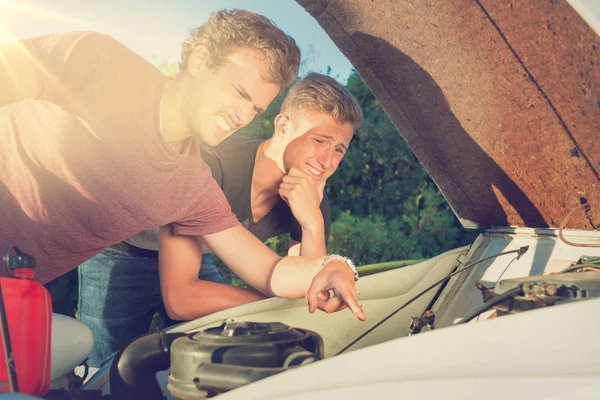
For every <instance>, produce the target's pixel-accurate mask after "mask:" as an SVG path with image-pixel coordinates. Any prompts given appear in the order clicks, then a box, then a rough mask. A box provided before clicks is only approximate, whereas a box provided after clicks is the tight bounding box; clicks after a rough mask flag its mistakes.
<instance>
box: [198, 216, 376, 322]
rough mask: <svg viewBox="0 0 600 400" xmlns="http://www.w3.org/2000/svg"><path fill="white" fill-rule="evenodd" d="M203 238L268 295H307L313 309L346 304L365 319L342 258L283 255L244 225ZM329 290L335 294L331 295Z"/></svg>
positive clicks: (349, 273)
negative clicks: (273, 250)
mask: <svg viewBox="0 0 600 400" xmlns="http://www.w3.org/2000/svg"><path fill="white" fill-rule="evenodd" d="M202 240H203V241H204V243H205V244H206V245H207V246H208V247H209V248H210V249H211V250H212V251H213V252H214V253H215V254H216V255H217V256H219V258H220V259H221V260H223V262H225V264H227V266H228V267H229V268H231V270H232V271H233V272H234V273H235V274H236V275H238V276H239V277H240V278H242V279H243V280H244V281H246V282H247V283H248V284H250V285H252V286H253V287H254V288H256V289H257V290H259V291H261V292H262V293H264V294H265V295H267V296H279V297H288V298H302V297H306V299H307V301H308V306H309V311H310V312H313V311H314V310H315V309H317V308H319V309H321V310H323V311H326V312H333V311H336V310H338V309H340V307H342V306H344V305H346V306H348V307H349V308H350V309H351V310H352V312H353V313H354V314H355V315H356V316H357V318H359V319H361V320H365V318H366V317H365V315H364V312H363V310H362V309H361V307H360V306H359V305H358V303H357V301H356V288H355V285H354V273H353V272H352V270H351V269H350V268H349V267H348V266H347V265H346V263H345V262H343V261H339V260H331V261H330V262H328V263H327V264H325V265H323V259H324V257H319V258H314V259H309V258H306V257H284V258H280V257H278V256H277V255H276V254H275V253H273V252H272V251H271V250H270V249H269V248H268V247H267V246H265V245H264V244H263V243H262V242H261V241H260V240H258V239H257V238H256V237H255V236H254V235H252V234H251V233H250V232H248V231H247V230H246V229H245V228H244V227H242V226H238V227H235V228H230V229H227V230H225V231H222V232H219V233H214V234H211V235H206V236H203V237H202ZM330 289H331V290H333V291H334V293H335V294H336V296H335V297H332V298H329V295H328V291H329V290H330Z"/></svg>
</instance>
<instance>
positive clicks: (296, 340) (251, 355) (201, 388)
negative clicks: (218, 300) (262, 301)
mask: <svg viewBox="0 0 600 400" xmlns="http://www.w3.org/2000/svg"><path fill="white" fill-rule="evenodd" d="M322 357H323V340H322V339H321V337H320V336H319V335H318V334H316V333H315V332H312V331H309V330H306V329H298V328H292V327H289V326H287V325H284V324H281V323H279V322H270V323H257V322H233V321H231V322H226V323H223V324H222V325H220V326H218V327H215V328H209V329H206V330H203V331H200V332H197V333H193V334H190V335H187V336H184V337H180V338H178V339H176V340H175V341H174V342H173V344H172V345H171V372H170V374H169V382H168V385H167V387H168V389H169V391H170V392H171V394H172V395H173V396H175V397H178V398H203V397H208V396H210V395H211V394H216V393H221V392H225V391H227V390H231V389H235V388H237V387H240V386H243V385H246V384H248V383H251V382H254V381H257V380H259V379H262V378H265V377H268V376H271V375H274V374H277V373H280V372H283V371H285V370H286V369H287V368H290V367H294V366H298V365H304V364H307V363H311V362H314V361H316V360H320V359H321V358H322Z"/></svg>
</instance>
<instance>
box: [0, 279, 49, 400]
mask: <svg viewBox="0 0 600 400" xmlns="http://www.w3.org/2000/svg"><path fill="white" fill-rule="evenodd" d="M0 284H1V286H2V296H3V298H4V307H5V310H6V320H7V322H8V331H9V333H10V340H11V345H12V352H13V359H14V363H15V368H16V372H17V382H18V385H19V392H20V393H24V394H31V395H38V396H39V395H44V394H46V393H47V392H48V387H49V385H50V334H51V329H50V328H51V325H50V324H51V320H52V301H51V299H50V293H48V290H46V288H45V287H44V286H42V285H41V284H40V283H38V282H36V281H33V280H29V279H17V278H0ZM0 334H1V333H0ZM8 378H9V376H8V371H7V367H6V358H5V354H4V349H3V348H2V346H0V382H2V383H6V384H3V385H1V386H0V393H2V392H8V391H10V388H9V385H8V380H9V379H8Z"/></svg>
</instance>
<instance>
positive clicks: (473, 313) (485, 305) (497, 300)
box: [455, 285, 523, 325]
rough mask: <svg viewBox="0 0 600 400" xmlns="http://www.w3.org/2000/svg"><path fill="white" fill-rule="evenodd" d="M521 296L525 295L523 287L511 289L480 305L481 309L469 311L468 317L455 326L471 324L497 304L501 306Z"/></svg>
mask: <svg viewBox="0 0 600 400" xmlns="http://www.w3.org/2000/svg"><path fill="white" fill-rule="evenodd" d="M521 294H523V290H522V289H521V285H519V286H517V287H514V288H512V289H510V290H509V291H507V292H504V293H502V294H499V295H498V296H494V297H492V298H491V299H489V300H488V301H486V302H485V303H483V304H482V305H480V306H479V307H476V308H474V309H473V310H471V311H469V312H468V313H467V315H465V316H464V317H463V319H461V320H460V321H458V322H457V323H456V324H455V325H458V324H465V323H467V322H469V321H470V320H472V319H473V318H475V317H476V316H478V315H479V314H481V313H482V312H484V311H487V310H489V309H490V308H492V307H494V306H495V305H496V304H500V303H502V302H504V301H506V300H508V299H512V298H513V297H515V296H519V295H521Z"/></svg>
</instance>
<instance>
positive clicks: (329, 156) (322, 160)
mask: <svg viewBox="0 0 600 400" xmlns="http://www.w3.org/2000/svg"><path fill="white" fill-rule="evenodd" d="M334 151H335V150H334V149H333V148H332V147H329V146H327V147H326V148H325V149H323V151H321V154H319V156H318V157H317V161H318V162H319V164H321V166H322V167H323V168H324V169H326V170H327V169H330V168H331V165H332V164H333V152H334Z"/></svg>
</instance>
